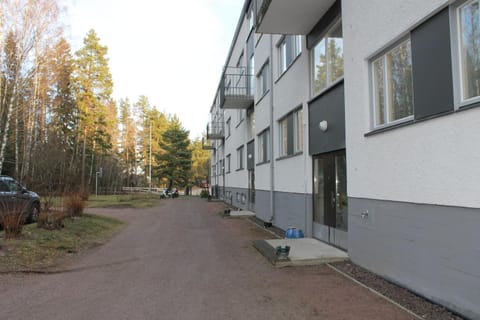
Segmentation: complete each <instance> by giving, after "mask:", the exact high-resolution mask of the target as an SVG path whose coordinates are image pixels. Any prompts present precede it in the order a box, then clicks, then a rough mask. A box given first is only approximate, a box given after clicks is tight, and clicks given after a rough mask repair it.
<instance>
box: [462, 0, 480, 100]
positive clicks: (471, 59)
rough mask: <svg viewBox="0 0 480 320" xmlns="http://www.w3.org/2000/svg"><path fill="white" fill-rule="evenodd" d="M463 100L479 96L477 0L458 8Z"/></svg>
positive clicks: (479, 49)
mask: <svg viewBox="0 0 480 320" xmlns="http://www.w3.org/2000/svg"><path fill="white" fill-rule="evenodd" d="M459 12H460V42H461V43H460V46H461V48H460V49H461V71H462V85H463V90H462V91H463V92H462V96H463V100H467V99H471V98H474V97H478V96H480V10H479V2H478V1H469V2H467V3H466V4H465V5H464V6H462V7H460V8H459Z"/></svg>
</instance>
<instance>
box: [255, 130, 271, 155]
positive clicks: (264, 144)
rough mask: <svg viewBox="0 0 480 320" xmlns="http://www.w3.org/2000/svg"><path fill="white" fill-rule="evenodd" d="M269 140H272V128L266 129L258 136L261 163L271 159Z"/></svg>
mask: <svg viewBox="0 0 480 320" xmlns="http://www.w3.org/2000/svg"><path fill="white" fill-rule="evenodd" d="M269 141H270V129H265V130H263V131H262V133H260V134H259V135H258V137H257V145H258V162H259V163H264V162H268V161H270V153H269V149H270V148H269V146H270V143H269Z"/></svg>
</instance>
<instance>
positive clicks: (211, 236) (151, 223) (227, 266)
mask: <svg viewBox="0 0 480 320" xmlns="http://www.w3.org/2000/svg"><path fill="white" fill-rule="evenodd" d="M222 210H223V205H222V204H220V203H212V202H207V201H205V200H203V199H200V198H180V199H174V200H163V201H161V203H160V205H159V206H157V207H155V208H150V209H142V210H137V209H102V210H99V209H97V210H95V211H93V210H92V212H95V213H100V214H107V215H111V216H115V217H118V218H120V219H122V220H125V221H127V222H128V226H127V228H125V229H124V230H123V231H122V232H121V233H119V234H118V235H116V236H115V237H114V238H113V239H112V240H111V241H109V242H108V243H107V244H105V245H103V246H101V247H99V248H96V249H94V250H91V251H89V252H87V253H85V254H83V255H81V256H79V257H77V258H75V259H74V260H72V261H71V262H69V263H68V264H66V265H65V266H64V271H63V272H60V273H56V274H50V275H37V274H30V275H2V276H0V319H9V320H13V319H42V320H45V319H49V320H54V319H61V320H65V319H88V320H93V319H101V320H107V319H115V320H119V319H129V320H131V319H181V320H183V319H208V320H210V319H212V320H214V319H221V320H225V319H249V320H250V319H329V320H337V319H338V320H340V319H342V320H348V319H368V320H376V319H378V320H380V319H381V320H388V319H398V320H404V319H413V317H412V316H411V315H409V314H407V313H405V312H404V311H402V310H400V309H399V308H397V307H395V306H394V305H392V304H390V303H388V302H386V301H385V300H383V299H381V298H379V297H378V296H376V295H374V294H372V293H371V292H369V291H368V290H366V289H364V288H362V287H360V286H358V285H356V284H354V283H353V282H351V281H349V280H347V279H346V278H344V277H342V276H341V275H339V274H338V273H336V272H335V271H333V270H332V269H330V268H328V267H326V266H316V267H302V268H284V269H276V268H274V267H272V266H271V265H270V264H269V263H268V262H267V261H266V260H265V259H264V258H263V257H262V256H261V255H260V254H259V253H258V252H257V251H256V250H255V249H254V248H253V247H252V240H255V239H266V238H269V237H271V235H270V234H269V233H266V232H265V231H264V230H262V229H260V228H259V227H257V226H255V225H254V224H252V223H251V222H250V221H248V220H243V219H224V218H222V217H220V215H219V214H218V213H219V212H220V211H222Z"/></svg>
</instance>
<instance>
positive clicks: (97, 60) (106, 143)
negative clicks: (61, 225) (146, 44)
mask: <svg viewBox="0 0 480 320" xmlns="http://www.w3.org/2000/svg"><path fill="white" fill-rule="evenodd" d="M83 44H84V46H83V48H81V49H80V50H79V51H77V52H76V56H77V59H76V68H75V77H74V79H75V90H76V99H77V104H78V108H79V111H80V127H81V132H82V161H81V188H82V190H84V191H85V190H86V185H85V178H86V173H87V168H86V158H87V152H90V153H91V166H90V178H91V176H92V171H93V170H92V169H93V163H94V153H95V151H96V149H97V148H100V150H102V151H105V150H108V149H111V148H112V142H111V136H110V134H109V131H110V130H111V128H109V126H112V125H114V124H113V123H111V122H112V121H109V120H111V117H110V116H109V115H110V114H111V112H110V110H109V109H111V108H112V99H111V94H112V88H113V82H112V75H111V74H110V70H109V67H108V58H107V57H106V56H107V51H108V49H107V47H106V46H102V45H100V39H99V38H98V37H97V34H96V33H95V31H94V30H90V31H89V32H88V33H87V36H86V37H85V39H84V41H83ZM109 118H110V119H109Z"/></svg>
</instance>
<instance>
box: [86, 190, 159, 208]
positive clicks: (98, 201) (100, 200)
mask: <svg viewBox="0 0 480 320" xmlns="http://www.w3.org/2000/svg"><path fill="white" fill-rule="evenodd" d="M159 201H160V196H159V195H156V194H149V193H135V194H122V195H98V196H95V195H91V196H90V198H89V199H88V201H87V208H108V207H126V208H138V209H141V208H150V207H153V206H154V205H156V204H157V203H158V202H159Z"/></svg>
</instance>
